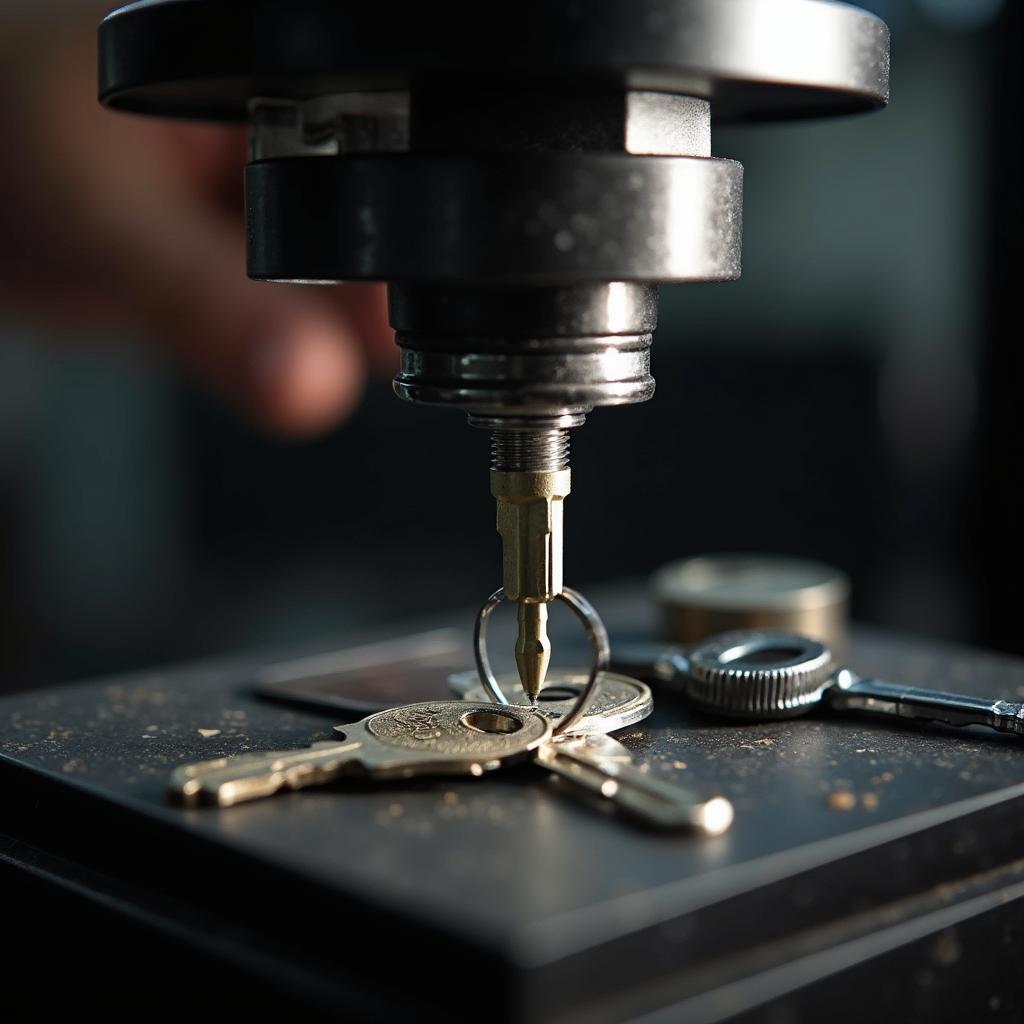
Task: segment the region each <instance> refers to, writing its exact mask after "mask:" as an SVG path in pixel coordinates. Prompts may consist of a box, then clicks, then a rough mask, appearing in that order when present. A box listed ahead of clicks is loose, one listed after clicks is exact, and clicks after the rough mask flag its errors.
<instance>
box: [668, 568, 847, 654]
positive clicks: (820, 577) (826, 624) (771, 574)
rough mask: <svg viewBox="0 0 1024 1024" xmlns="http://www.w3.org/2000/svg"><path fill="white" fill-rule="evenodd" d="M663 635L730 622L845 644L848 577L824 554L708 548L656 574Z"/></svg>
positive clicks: (697, 633)
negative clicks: (810, 556)
mask: <svg viewBox="0 0 1024 1024" xmlns="http://www.w3.org/2000/svg"><path fill="white" fill-rule="evenodd" d="M653 589H654V595H655V598H656V599H657V602H658V606H659V608H660V611H661V635H662V639H664V640H668V641H670V642H672V643H677V644H689V643H695V642H697V641H698V640H703V639H704V638H705V637H708V636H711V635H712V634H714V633H721V632H723V631H725V630H727V629H779V630H784V631H786V632H789V633H799V634H801V635H802V636H807V637H810V638H811V639H814V640H821V641H822V642H823V643H825V644H827V645H828V646H829V647H831V648H832V650H833V652H835V653H836V655H837V656H838V657H842V656H843V653H844V652H845V650H846V627H847V619H848V615H849V599H850V581H849V579H848V578H847V577H846V576H845V575H844V574H843V573H842V572H840V571H839V570H838V569H835V568H833V567H832V566H829V565H825V564H824V563H821V562H810V561H804V560H802V559H796V558H783V557H779V556H774V555H739V554H730V555H704V556H701V557H699V558H689V559H686V560H684V561H681V562H671V563H669V564H668V565H666V566H664V567H663V568H661V569H660V570H658V572H657V573H655V575H654V579H653Z"/></svg>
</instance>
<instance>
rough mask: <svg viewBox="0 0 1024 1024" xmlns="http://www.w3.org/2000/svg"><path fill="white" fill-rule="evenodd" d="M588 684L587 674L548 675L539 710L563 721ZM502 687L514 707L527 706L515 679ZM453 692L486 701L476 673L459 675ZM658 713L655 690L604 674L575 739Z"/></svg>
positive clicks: (505, 681) (504, 681)
mask: <svg viewBox="0 0 1024 1024" xmlns="http://www.w3.org/2000/svg"><path fill="white" fill-rule="evenodd" d="M586 682H587V673H586V672H585V671H582V670H580V671H558V672H549V673H548V682H547V685H546V686H545V687H544V689H543V690H541V691H540V694H539V695H538V698H537V710H538V711H539V712H540V713H541V714H542V715H545V716H546V717H548V718H550V719H552V720H553V721H556V722H557V721H559V720H560V719H561V718H562V717H563V716H564V715H567V714H568V713H569V712H570V711H571V710H572V709H573V708H574V707H575V705H576V701H577V700H578V699H579V695H580V693H581V692H582V690H583V687H584V686H585V685H586ZM500 683H501V687H502V689H503V690H504V692H505V693H506V695H507V696H508V698H509V700H510V701H512V702H513V704H514V705H525V704H527V698H526V694H525V692H524V691H523V688H522V686H520V685H519V684H518V682H516V680H515V679H514V677H512V676H503V677H502V678H501V679H500ZM448 685H449V687H450V688H451V690H452V692H453V693H456V694H460V695H462V696H463V699H464V700H475V701H481V700H486V696H485V691H484V688H483V686H481V685H480V683H479V679H478V677H477V674H476V672H459V673H457V674H455V675H453V676H450V677H449V679H448ZM652 710H654V698H653V697H652V696H651V688H650V687H649V686H648V685H647V684H646V683H642V682H640V680H638V679H632V678H630V677H629V676H624V675H619V674H618V673H617V672H602V673H601V675H600V676H599V677H598V684H597V693H596V694H595V696H594V699H593V701H592V702H591V704H590V707H589V708H588V709H587V713H586V714H585V715H584V716H583V717H582V718H581V719H580V720H579V721H578V722H577V723H576V724H575V725H573V727H572V729H571V730H570V731H571V732H572V734H573V735H574V736H577V735H587V734H593V733H600V734H604V733H609V732H615V731H617V730H618V729H625V728H626V727H627V726H630V725H635V724H636V723H637V722H642V721H643V720H644V719H645V718H646V717H647V716H648V715H649V714H650V713H651V711H652Z"/></svg>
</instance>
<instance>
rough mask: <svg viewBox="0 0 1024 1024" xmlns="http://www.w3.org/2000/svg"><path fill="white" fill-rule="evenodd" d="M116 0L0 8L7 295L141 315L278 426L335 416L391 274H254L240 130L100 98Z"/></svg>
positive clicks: (95, 320)
mask: <svg viewBox="0 0 1024 1024" xmlns="http://www.w3.org/2000/svg"><path fill="white" fill-rule="evenodd" d="M109 6H110V5H109V4H95V3H85V2H80V3H78V4H76V5H73V6H72V7H70V8H65V7H64V6H63V5H61V4H59V3H57V4H54V3H52V2H44V0H37V2H36V3H34V4H32V5H29V6H28V7H27V8H26V10H31V11H32V13H31V14H28V13H26V14H22V15H18V14H12V13H7V14H2V15H0V133H2V134H0V138H3V140H4V147H3V149H4V154H5V155H4V157H3V159H2V160H0V197H2V198H0V301H2V302H3V304H4V305H6V306H8V307H13V308H14V309H16V310H19V311H22V312H26V313H28V314H29V315H31V316H33V317H40V318H44V317H45V318H47V319H49V320H50V321H51V322H52V321H54V320H58V321H62V322H65V323H67V322H69V321H72V322H76V323H89V324H93V325H102V326H120V325H128V326H131V327H134V328H141V329H142V331H143V332H144V333H145V335H146V336H148V337H152V338H154V339H156V340H157V341H158V342H159V344H160V346H161V348H162V349H163V351H165V352H167V353H168V354H170V355H171V356H172V357H173V358H174V359H175V360H176V361H178V362H179V363H180V364H181V365H183V366H184V367H186V368H187V369H188V370H189V371H190V372H191V373H193V374H194V375H195V376H197V377H199V378H201V379H202V380H204V381H205V382H206V383H208V384H209V385H210V386H211V387H212V388H214V389H215V390H216V391H218V392H219V393H220V394H221V395H222V396H224V397H226V398H227V399H228V400H229V401H230V402H231V403H232V404H233V405H235V406H236V407H237V408H239V409H240V410H242V411H243V412H244V413H246V414H247V415H249V416H250V417H252V418H254V419H255V420H257V421H258V422H260V423H262V424H263V425H265V426H266V427H268V428H269V429H271V430H275V431H278V432H281V433H285V434H292V435H306V434H312V433H316V432H319V431H322V430H324V429H326V428H328V427H330V426H331V425H333V424H334V423H336V422H337V421H338V420H339V419H341V418H342V417H343V416H344V415H345V414H346V413H348V412H349V411H350V410H351V409H352V408H353V406H354V405H355V404H356V403H357V402H358V400H359V397H360V394H361V392H362V388H363V383H364V379H365V376H366V373H367V370H368V369H380V370H385V369H387V370H390V369H391V367H392V364H393V362H394V360H395V358H396V351H397V350H396V349H395V345H394V341H393V335H392V334H391V332H390V331H389V330H388V328H387V322H386V308H385V299H384V294H383V287H382V286H380V285H360V284H350V285H340V286H337V287H331V288H318V287H301V286H295V285H274V284H259V283H254V282H251V281H249V280H247V278H246V276H245V238H244V225H243V211H242V188H243V185H242V171H243V168H244V165H245V148H246V139H245V131H244V129H242V128H235V127H230V128H225V127H222V126H215V125H201V124H191V123H179V122H168V121H160V120H150V119H147V118H141V117H133V116H129V115H124V114H115V113H111V112H109V111H106V110H104V109H102V108H101V107H100V106H99V104H98V103H97V100H96V26H97V25H98V24H99V20H100V18H101V17H102V15H103V13H105V11H106V10H107V9H109Z"/></svg>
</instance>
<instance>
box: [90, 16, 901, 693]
mask: <svg viewBox="0 0 1024 1024" xmlns="http://www.w3.org/2000/svg"><path fill="white" fill-rule="evenodd" d="M197 40H199V41H201V44H202V45H197ZM888 78H889V33H888V30H887V29H886V27H885V25H884V23H883V22H881V21H880V20H878V19H877V18H876V17H874V16H873V15H871V14H868V13H866V12H864V11H862V10H859V9H857V8H855V7H852V6H850V5H848V4H837V3H827V2H823V0H787V2H786V3H779V2H777V0H729V2H727V3H726V2H724V0H602V2H601V3H600V4H581V3H579V2H578V0H523V2H520V3H515V4H494V5H491V6H489V7H488V10H487V17H485V18H480V17H472V16H470V17H467V16H466V12H465V9H464V5H463V4H457V3H453V2H450V0H448V2H446V0H439V2H437V3H432V4H423V3H421V2H419V0H381V2H379V3H373V4H362V3H324V2H323V0H261V2H260V3H248V4H241V3H234V2H230V0H191V2H187V3H184V2H175V0H146V2H144V3H133V4H129V5H128V6H125V7H123V8H121V9H120V10H118V11H115V12H114V13H113V14H111V15H110V16H108V17H107V18H106V20H105V21H104V22H103V25H102V27H101V30H100V94H101V98H102V100H103V102H104V103H106V104H107V105H109V106H111V107H114V108H118V109H121V110H128V111H135V112H142V113H148V114H159V115H171V116H179V117H180V116H184V117H191V118H208V119H220V120H223V119H227V120H238V121H247V122H248V124H249V127H250V139H251V161H250V163H249V166H248V168H247V170H246V219H247V234H248V240H249V274H250V276H252V277H254V278H258V279H261V280H278V281H301V282H307V283H308V282H334V281H351V280H383V281H388V282H389V291H390V306H391V323H392V326H393V327H394V328H395V330H396V331H397V341H398V344H399V347H400V348H401V352H402V366H401V370H400V372H399V374H398V376H397V378H396V380H395V391H396V393H397V394H398V395H399V397H401V398H403V399H406V400H408V401H411V402H418V403H426V404H435V405H446V406H450V407H452V408H457V409H461V410H463V411H465V412H466V413H467V414H468V415H469V420H470V423H471V424H473V425H474V426H477V427H480V428H482V429H485V430H487V431H489V433H490V435H491V460H490V466H491V491H492V493H493V495H494V497H495V500H496V502H497V525H498V530H499V532H500V534H501V538H502V544H503V548H504V554H503V569H502V583H503V590H504V593H505V595H506V596H507V597H508V598H509V599H510V600H511V601H514V602H515V603H516V604H517V605H518V606H519V607H518V616H519V634H518V639H517V641H516V651H515V653H516V664H517V668H518V671H519V674H520V679H521V681H522V685H523V689H524V690H525V692H526V693H527V694H528V695H530V696H536V694H537V693H538V692H539V691H540V689H541V687H542V686H543V683H544V680H545V675H546V672H547V667H548V664H549V661H550V655H551V645H550V641H549V639H548V637H547V629H546V618H547V605H548V604H549V603H550V602H551V601H552V600H553V599H555V598H557V597H558V596H559V595H560V594H561V593H562V592H563V581H562V548H563V539H562V538H563V513H562V510H563V503H564V501H565V498H566V497H567V495H568V494H569V491H570V483H571V481H570V472H569V432H570V430H572V429H573V428H575V427H578V426H580V425H581V424H582V423H583V422H584V421H585V419H586V416H587V415H588V414H589V413H590V412H591V411H592V410H593V409H594V408H595V407H598V406H613V405H625V404H631V403H635V402H642V401H646V400H647V399H649V398H650V397H651V396H652V395H653V393H654V379H653V378H652V376H651V374H650V346H651V340H652V334H653V331H654V329H655V326H656V324H657V284H658V283H659V282H663V281H664V282H670V281H671V282H678V281H727V280H733V279H735V278H736V277H738V276H739V273H740V242H741V221H742V183H743V168H742V167H741V166H740V164H738V163H736V162H734V161H731V160H727V159H722V158H720V157H713V156H712V155H711V126H712V121H714V122H715V123H716V124H720V123H723V122H727V121H738V120H756V121H763V120H767V119H771V118H783V119H790V118H794V117H804V116H821V115H832V114H843V113H852V112H857V111H865V110H870V109H875V108H878V107H881V106H883V105H884V104H885V103H886V102H887V99H888ZM154 244H159V240H155V242H154ZM407 453H408V449H407V450H406V451H404V452H403V453H402V455H403V456H404V455H406V454H407ZM395 459H396V462H397V461H398V459H399V453H397V452H396V453H395ZM609 471H612V472H614V467H609ZM638 497H641V496H638Z"/></svg>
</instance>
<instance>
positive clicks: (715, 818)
mask: <svg viewBox="0 0 1024 1024" xmlns="http://www.w3.org/2000/svg"><path fill="white" fill-rule="evenodd" d="M586 681H587V673H586V672H553V673H551V674H549V676H548V685H547V686H545V687H544V689H543V690H541V692H540V695H539V698H538V706H537V709H538V710H539V711H540V712H541V713H542V714H543V715H545V716H547V717H549V718H550V719H551V720H552V723H556V722H557V721H558V720H559V719H560V718H561V717H562V716H563V715H567V714H568V713H569V712H570V711H571V710H572V708H573V706H574V705H575V703H576V700H577V699H578V698H579V695H580V693H581V692H582V690H583V687H584V686H585V685H586ZM474 682H475V683H476V685H475V686H474V685H472V684H473V683H474ZM448 683H449V686H450V687H451V689H452V690H453V691H454V692H455V693H462V694H463V695H464V698H465V699H467V700H474V699H476V698H477V696H478V694H480V693H483V687H482V686H480V683H479V679H478V677H477V674H476V673H475V672H471V673H459V674H458V675H455V676H452V677H450V678H449V681H448ZM500 683H501V686H502V689H503V690H504V692H505V693H506V694H508V697H509V699H510V700H513V701H515V700H521V701H522V702H523V703H524V704H525V703H526V695H525V693H524V692H523V690H522V687H521V686H519V685H518V684H517V683H516V682H515V681H514V680H513V679H512V678H511V677H508V678H506V679H502V680H500ZM598 686H599V689H598V692H597V695H596V696H595V698H594V700H593V702H592V704H591V705H590V708H589V710H588V712H587V714H586V715H584V717H583V718H581V719H580V720H579V722H577V723H576V725H575V726H574V728H573V732H572V733H571V734H569V735H565V736H553V737H552V738H551V739H550V740H548V741H547V742H545V743H543V744H542V745H541V746H540V747H538V748H537V749H536V750H535V751H534V759H535V760H536V761H537V763H538V764H540V765H541V766H542V767H544V768H547V769H548V770H549V771H551V772H554V773H555V774H556V775H558V776H559V777H561V778H562V779H564V780H567V781H569V782H571V783H573V784H574V786H576V787H578V788H579V789H580V791H582V792H586V793H588V794H589V795H590V796H592V797H596V798H598V799H600V800H601V801H604V802H607V803H608V804H609V806H610V807H612V808H614V809H616V810H618V811H620V812H622V813H623V814H625V815H627V816H628V817H632V818H634V819H636V820H638V821H641V822H643V823H644V824H646V825H651V826H654V827H657V828H695V829H698V830H700V831H702V832H704V833H705V834H707V835H720V834H721V833H722V832H724V831H726V829H728V828H729V826H730V825H731V824H732V820H733V808H732V804H730V803H729V801H728V800H726V799H724V798H723V797H712V798H711V799H708V800H704V799H701V798H700V797H698V796H696V795H695V794H693V793H691V792H689V791H688V790H685V789H683V788H681V787H679V786H676V785H674V784H673V783H670V782H667V781H662V780H660V779H658V778H656V777H653V776H651V775H650V774H649V773H647V772H645V771H643V770H641V769H640V768H637V767H635V766H634V765H633V763H632V762H633V759H632V756H631V755H630V753H629V751H628V750H627V749H626V748H625V747H624V746H623V745H622V744H621V743H619V742H618V740H615V739H612V737H611V736H608V735H606V734H607V733H610V732H615V731H616V730H618V729H623V728H626V727H627V726H630V725H634V724H636V723H637V722H639V721H642V720H643V719H644V718H646V717H647V716H648V715H649V714H650V713H651V711H652V710H653V709H654V701H653V698H652V697H651V690H650V687H648V686H647V685H646V684H645V683H641V682H640V681H639V680H637V679H632V678H630V677H629V676H624V675H619V674H618V673H614V672H604V673H602V674H601V677H600V682H599V684H598Z"/></svg>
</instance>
